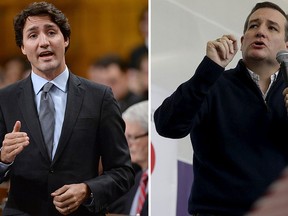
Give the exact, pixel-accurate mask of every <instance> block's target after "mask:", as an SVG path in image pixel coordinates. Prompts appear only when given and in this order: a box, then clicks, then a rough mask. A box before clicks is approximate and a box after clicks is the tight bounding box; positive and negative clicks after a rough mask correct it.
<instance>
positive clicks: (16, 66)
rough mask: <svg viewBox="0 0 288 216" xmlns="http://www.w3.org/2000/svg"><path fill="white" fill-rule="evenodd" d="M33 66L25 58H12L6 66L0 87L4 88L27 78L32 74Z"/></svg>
mask: <svg viewBox="0 0 288 216" xmlns="http://www.w3.org/2000/svg"><path fill="white" fill-rule="evenodd" d="M30 69H31V66H30V64H29V62H28V61H27V60H26V59H25V58H23V57H18V56H15V57H11V58H10V59H8V61H6V63H5V64H4V71H3V73H2V77H1V83H0V87H1V88H3V87H5V86H7V85H10V84H12V83H14V82H16V81H18V80H21V79H23V78H26V77H27V76H28V74H29V73H30Z"/></svg>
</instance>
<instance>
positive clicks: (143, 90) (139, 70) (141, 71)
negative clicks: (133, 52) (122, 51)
mask: <svg viewBox="0 0 288 216" xmlns="http://www.w3.org/2000/svg"><path fill="white" fill-rule="evenodd" d="M137 58H138V59H137V60H136V59H134V60H135V62H134V63H133V64H130V68H129V76H130V79H129V81H130V83H129V86H130V89H131V91H133V92H134V93H135V94H136V95H139V96H140V97H141V98H142V100H148V88H149V86H148V84H149V76H148V50H145V49H143V50H142V51H141V52H139V53H138V56H137ZM131 65H133V66H131Z"/></svg>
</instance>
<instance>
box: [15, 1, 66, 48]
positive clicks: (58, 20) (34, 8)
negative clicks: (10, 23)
mask: <svg viewBox="0 0 288 216" xmlns="http://www.w3.org/2000/svg"><path fill="white" fill-rule="evenodd" d="M42 15H48V16H49V17H50V18H51V20H52V22H54V23H55V24H56V25H57V26H58V27H59V28H60V31H61V32H62V34H63V36H64V39H65V41H66V40H67V39H70V34H71V30H70V25H69V22H68V19H67V17H66V16H65V15H64V14H63V13H62V12H61V11H60V10H59V9H57V8H56V7H55V6H54V5H53V4H50V3H47V2H34V3H32V4H30V5H28V7H26V8H25V9H24V10H22V11H21V12H20V13H19V14H18V15H16V16H15V18H14V31H15V40H16V44H17V46H18V47H21V46H22V45H23V29H24V25H25V23H26V20H27V18H28V17H29V16H42ZM67 49H68V46H67V47H66V50H67Z"/></svg>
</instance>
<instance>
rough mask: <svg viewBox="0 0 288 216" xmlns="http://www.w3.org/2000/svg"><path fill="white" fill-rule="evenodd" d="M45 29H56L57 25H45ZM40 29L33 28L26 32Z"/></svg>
mask: <svg viewBox="0 0 288 216" xmlns="http://www.w3.org/2000/svg"><path fill="white" fill-rule="evenodd" d="M44 28H45V29H51V28H56V24H45V25H44ZM38 29H39V27H38V26H32V27H31V28H28V29H27V30H26V32H31V31H35V30H38Z"/></svg>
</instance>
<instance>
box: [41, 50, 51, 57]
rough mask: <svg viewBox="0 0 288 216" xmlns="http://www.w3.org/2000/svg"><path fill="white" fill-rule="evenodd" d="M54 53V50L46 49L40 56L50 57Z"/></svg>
mask: <svg viewBox="0 0 288 216" xmlns="http://www.w3.org/2000/svg"><path fill="white" fill-rule="evenodd" d="M52 55H53V52H50V51H45V52H41V53H40V54H39V57H50V56H52Z"/></svg>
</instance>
